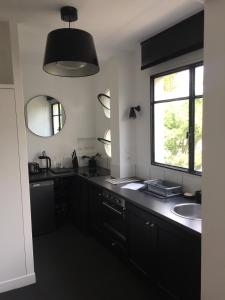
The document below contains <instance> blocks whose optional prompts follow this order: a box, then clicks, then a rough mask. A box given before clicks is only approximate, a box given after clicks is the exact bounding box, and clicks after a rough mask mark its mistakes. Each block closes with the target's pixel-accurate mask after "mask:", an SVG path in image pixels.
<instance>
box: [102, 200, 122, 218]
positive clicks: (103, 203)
mask: <svg viewBox="0 0 225 300" xmlns="http://www.w3.org/2000/svg"><path fill="white" fill-rule="evenodd" d="M102 205H104V206H105V207H107V208H109V209H110V210H112V211H113V212H115V213H117V214H118V215H120V216H121V215H123V212H121V211H119V210H117V209H115V208H114V207H112V206H111V205H109V204H108V203H107V202H105V201H103V202H102Z"/></svg>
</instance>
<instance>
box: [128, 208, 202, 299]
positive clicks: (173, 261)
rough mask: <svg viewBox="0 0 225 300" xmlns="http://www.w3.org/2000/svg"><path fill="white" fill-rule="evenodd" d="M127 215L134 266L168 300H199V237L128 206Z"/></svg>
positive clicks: (130, 251)
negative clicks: (155, 285)
mask: <svg viewBox="0 0 225 300" xmlns="http://www.w3.org/2000/svg"><path fill="white" fill-rule="evenodd" d="M127 215H128V233H129V234H128V244H129V255H130V260H131V261H132V262H133V264H135V265H136V266H137V268H138V269H140V270H141V271H143V272H144V273H145V274H146V275H147V276H148V277H149V278H151V279H152V280H153V281H154V282H156V283H157V284H158V286H160V287H161V288H162V289H163V290H164V291H166V292H167V294H168V297H170V298H171V299H179V300H190V299H191V300H200V273H201V266H200V262H201V240H200V238H199V237H197V236H195V235H193V234H191V233H189V232H187V231H185V230H183V229H180V228H179V227H178V226H176V225H174V224H171V223H169V222H166V221H164V220H163V219H161V218H158V217H156V216H154V215H152V214H150V213H147V212H145V211H143V210H142V209H139V208H137V207H135V206H133V205H131V204H129V205H128V206H127Z"/></svg>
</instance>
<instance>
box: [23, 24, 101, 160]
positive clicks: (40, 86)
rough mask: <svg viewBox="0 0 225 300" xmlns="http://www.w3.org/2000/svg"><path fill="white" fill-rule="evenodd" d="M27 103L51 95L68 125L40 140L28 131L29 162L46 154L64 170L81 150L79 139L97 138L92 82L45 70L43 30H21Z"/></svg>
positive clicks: (87, 78) (44, 38) (91, 80)
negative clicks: (78, 149)
mask: <svg viewBox="0 0 225 300" xmlns="http://www.w3.org/2000/svg"><path fill="white" fill-rule="evenodd" d="M19 38H20V49H21V59H22V67H23V85H24V97H25V102H27V101H28V100H29V99H30V98H32V97H34V96H36V95H48V96H51V97H54V98H55V99H57V100H59V101H60V102H61V103H62V104H63V106H64V109H65V113H66V123H65V126H64V127H63V129H62V130H61V131H60V132H59V133H58V134H57V135H56V136H53V137H48V138H41V137H38V136H36V135H34V134H32V133H31V132H30V131H29V130H27V139H28V155H29V161H32V160H33V159H35V158H37V156H39V155H40V153H41V152H42V151H43V150H45V151H46V153H47V155H48V156H50V157H51V158H52V160H53V165H54V164H55V163H56V162H63V164H64V165H65V166H69V164H71V154H72V151H73V149H74V148H76V149H77V148H78V141H77V139H78V138H89V137H95V135H96V134H95V109H96V101H97V100H96V95H93V79H92V77H86V78H65V77H64V78H63V77H57V76H52V75H49V74H47V73H45V72H44V71H43V70H42V64H43V57H44V51H45V45H46V38H47V37H46V35H45V34H43V32H42V31H41V29H40V28H39V29H37V28H35V27H32V26H29V27H26V26H25V25H20V26H19Z"/></svg>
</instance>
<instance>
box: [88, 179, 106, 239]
mask: <svg viewBox="0 0 225 300" xmlns="http://www.w3.org/2000/svg"><path fill="white" fill-rule="evenodd" d="M102 198H103V196H102V189H101V188H98V187H96V186H94V185H89V221H90V228H91V232H92V233H93V234H94V235H95V236H98V237H99V236H101V235H102V232H103V227H102V209H101V206H102Z"/></svg>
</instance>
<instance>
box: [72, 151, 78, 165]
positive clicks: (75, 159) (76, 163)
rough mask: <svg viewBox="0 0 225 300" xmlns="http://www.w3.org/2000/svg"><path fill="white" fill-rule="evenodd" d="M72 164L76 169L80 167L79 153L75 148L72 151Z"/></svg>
mask: <svg viewBox="0 0 225 300" xmlns="http://www.w3.org/2000/svg"><path fill="white" fill-rule="evenodd" d="M72 164H73V168H74V169H78V168H79V164H78V158H77V153H76V150H75V149H74V151H73V153H72Z"/></svg>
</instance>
